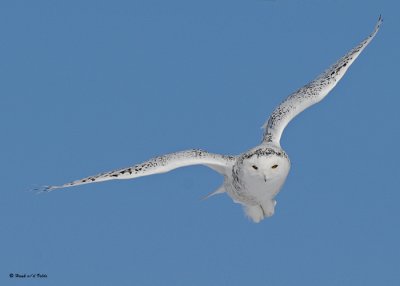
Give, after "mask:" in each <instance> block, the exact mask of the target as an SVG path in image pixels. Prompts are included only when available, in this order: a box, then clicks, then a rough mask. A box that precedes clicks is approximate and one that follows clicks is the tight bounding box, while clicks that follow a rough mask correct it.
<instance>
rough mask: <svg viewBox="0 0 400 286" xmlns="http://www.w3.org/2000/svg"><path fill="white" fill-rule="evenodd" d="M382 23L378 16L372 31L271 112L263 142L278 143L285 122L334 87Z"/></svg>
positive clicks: (319, 99) (265, 127) (285, 124)
mask: <svg viewBox="0 0 400 286" xmlns="http://www.w3.org/2000/svg"><path fill="white" fill-rule="evenodd" d="M381 24H382V17H381V16H379V19H378V22H377V24H376V26H375V29H374V31H373V32H372V33H371V34H370V35H369V36H368V37H367V38H366V39H365V40H364V41H362V42H361V43H360V44H359V45H357V46H356V47H355V48H353V49H352V50H351V51H350V52H349V53H347V54H346V55H345V56H344V57H342V58H341V59H340V60H339V61H337V62H336V63H335V64H334V65H332V66H331V67H330V68H329V69H327V70H326V71H325V72H323V73H322V74H321V75H319V76H318V77H317V78H316V79H315V80H313V81H311V82H310V83H308V84H306V85H305V86H303V87H302V88H300V89H299V90H298V91H296V92H294V93H292V94H291V95H290V96H289V97H288V98H286V99H285V100H284V101H283V102H282V103H281V104H280V105H279V106H278V107H277V108H276V109H275V110H274V111H273V113H272V114H271V116H270V117H269V119H268V121H267V122H266V123H265V124H264V126H263V127H264V129H265V130H264V135H263V140H262V141H263V143H268V142H271V143H275V144H277V145H279V142H280V139H281V136H282V132H283V130H284V129H285V127H286V126H287V124H288V123H289V122H290V121H291V120H292V119H293V118H294V117H295V116H297V115H298V114H299V113H300V112H302V111H303V110H305V109H306V108H308V107H310V106H312V105H314V104H316V103H318V102H319V101H321V100H322V99H323V98H324V97H325V96H326V95H328V93H329V92H330V91H331V90H332V89H333V88H334V87H335V85H336V84H337V83H338V82H339V80H340V79H341V78H342V77H343V75H344V74H345V73H346V71H347V69H348V68H349V67H350V65H351V64H352V63H353V62H354V61H355V59H356V58H357V57H358V56H359V55H360V54H361V52H362V51H363V50H364V49H365V47H366V46H367V45H368V44H369V43H370V42H371V41H372V39H373V38H374V37H375V35H376V33H377V32H378V30H379V28H380V26H381Z"/></svg>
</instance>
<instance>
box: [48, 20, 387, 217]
mask: <svg viewBox="0 0 400 286" xmlns="http://www.w3.org/2000/svg"><path fill="white" fill-rule="evenodd" d="M381 24H382V18H381V17H379V20H378V22H377V24H376V26H375V29H374V31H373V32H372V33H371V34H370V35H369V36H368V37H367V38H366V39H365V40H364V41H362V42H361V43H360V44H359V45H357V46H356V47H355V48H353V49H352V50H351V51H350V52H349V53H347V54H346V55H345V56H344V57H342V58H341V59H340V60H339V61H337V62H336V63H335V64H334V65H332V66H331V67H330V68H329V69H327V70H326V71H325V72H323V73H322V74H321V75H319V76H318V77H317V78H316V79H315V80H313V81H311V82H310V83H308V84H306V85H305V86H303V87H302V88H300V89H299V90H297V91H296V92H294V93H292V94H291V95H290V96H289V97H287V98H286V99H285V100H284V101H283V102H282V103H281V104H280V105H279V106H278V107H277V108H276V109H275V110H274V111H273V112H272V114H271V116H270V117H269V119H268V121H267V122H266V123H265V124H264V134H263V140H262V142H261V144H260V145H258V146H256V147H254V148H252V149H250V150H248V151H246V152H244V153H242V154H240V155H237V156H226V155H219V154H212V153H208V152H205V151H202V150H188V151H182V152H176V153H171V154H167V155H163V156H159V157H156V158H153V159H150V160H148V161H146V162H143V163H141V164H137V165H134V166H132V167H128V168H123V169H120V170H115V171H111V172H106V173H101V174H98V175H94V176H90V177H87V178H84V179H80V180H76V181H73V182H70V183H66V184H63V185H59V186H45V187H43V188H42V189H41V191H45V192H49V191H52V190H56V189H61V188H67V187H72V186H78V185H83V184H89V183H95V182H102V181H107V180H116V179H133V178H138V177H142V176H149V175H153V174H160V173H165V172H169V171H171V170H174V169H176V168H180V167H185V166H190V165H205V166H207V167H209V168H211V169H213V170H215V171H216V172H218V173H220V174H221V175H223V176H224V183H223V185H222V186H220V187H219V188H218V189H217V190H216V191H214V192H213V193H211V194H209V195H208V196H207V197H210V196H212V195H214V194H219V193H224V192H226V193H227V194H228V195H229V196H230V197H231V198H232V199H233V201H234V202H236V203H239V204H241V205H242V206H243V208H244V210H245V213H246V215H247V216H248V217H249V218H251V219H252V220H253V221H254V222H259V221H261V220H262V219H264V218H265V217H269V216H272V215H273V214H274V211H275V205H276V201H275V196H276V195H277V194H278V192H279V191H280V189H281V187H282V185H283V184H284V182H285V180H286V177H287V175H288V173H289V170H290V161H289V157H288V156H287V154H286V153H285V151H284V150H283V149H282V148H281V146H280V139H281V136H282V133H283V130H284V129H285V127H286V126H287V124H288V123H289V122H290V121H291V120H292V119H293V118H294V117H295V116H297V115H298V114H299V113H300V112H302V111H303V110H305V109H306V108H308V107H310V106H311V105H314V104H316V103H317V102H319V101H321V100H322V99H323V98H324V97H325V96H326V95H327V94H328V93H329V92H330V91H331V90H332V89H333V88H334V87H335V85H336V84H337V83H338V82H339V80H340V79H341V78H342V77H343V75H344V74H345V73H346V71H347V70H348V68H349V67H350V65H351V64H352V63H353V62H354V61H355V59H356V58H357V57H358V56H359V55H360V54H361V52H362V51H363V50H364V48H365V47H366V46H367V45H368V44H369V43H370V42H371V41H372V39H373V38H374V37H375V35H376V33H377V32H378V30H379V28H380V26H381Z"/></svg>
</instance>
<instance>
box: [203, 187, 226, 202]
mask: <svg viewBox="0 0 400 286" xmlns="http://www.w3.org/2000/svg"><path fill="white" fill-rule="evenodd" d="M225 192H226V190H225V186H224V184H222V185H221V186H220V187H219V188H218V189H216V190H215V191H214V192H211V193H209V194H208V195H206V196H204V197H203V198H202V200H203V201H204V200H206V199H208V198H210V197H212V196H214V195H218V194H222V193H225Z"/></svg>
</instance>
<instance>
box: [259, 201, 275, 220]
mask: <svg viewBox="0 0 400 286" xmlns="http://www.w3.org/2000/svg"><path fill="white" fill-rule="evenodd" d="M275 206H276V201H275V200H267V201H265V202H263V203H262V204H260V208H261V210H262V211H263V214H264V217H270V216H273V215H274V213H275Z"/></svg>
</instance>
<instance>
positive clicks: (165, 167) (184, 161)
mask: <svg viewBox="0 0 400 286" xmlns="http://www.w3.org/2000/svg"><path fill="white" fill-rule="evenodd" d="M235 160H236V159H235V157H234V156H225V155H219V154H212V153H208V152H205V151H202V150H197V149H193V150H188V151H181V152H176V153H171V154H167V155H163V156H159V157H155V158H153V159H150V160H148V161H146V162H143V163H141V164H137V165H134V166H132V167H128V168H123V169H119V170H115V171H110V172H106V173H101V174H98V175H94V176H90V177H86V178H83V179H80V180H76V181H72V182H69V183H66V184H63V185H59V186H44V187H42V188H39V189H38V190H39V191H43V192H50V191H53V190H56V189H62V188H67V187H73V186H78V185H84V184H90V183H96V182H103V181H108V180H118V179H134V178H138V177H143V176H149V175H154V174H161V173H166V172H169V171H171V170H174V169H177V168H181V167H185V166H190V165H204V166H207V167H209V168H211V169H213V170H214V171H217V172H218V173H220V174H222V175H226V174H229V173H230V172H231V169H232V166H233V164H234V162H235Z"/></svg>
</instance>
